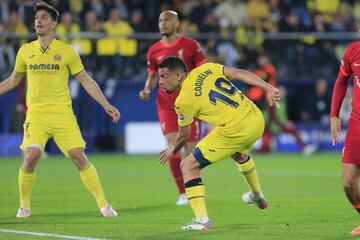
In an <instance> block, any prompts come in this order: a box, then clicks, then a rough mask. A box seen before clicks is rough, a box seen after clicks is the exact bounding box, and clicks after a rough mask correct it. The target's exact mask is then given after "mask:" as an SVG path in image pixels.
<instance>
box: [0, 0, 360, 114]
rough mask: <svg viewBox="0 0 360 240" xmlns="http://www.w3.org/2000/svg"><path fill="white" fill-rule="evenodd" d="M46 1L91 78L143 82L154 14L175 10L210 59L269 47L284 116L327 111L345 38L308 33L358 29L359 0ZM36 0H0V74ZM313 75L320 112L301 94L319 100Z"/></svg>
mask: <svg viewBox="0 0 360 240" xmlns="http://www.w3.org/2000/svg"><path fill="white" fill-rule="evenodd" d="M48 2H50V3H51V4H52V5H54V6H55V7H56V8H57V9H58V10H59V12H60V15H61V18H60V20H59V23H58V25H57V28H56V34H57V36H58V38H59V39H60V40H62V41H65V42H69V43H71V44H72V45H73V46H74V47H75V48H76V49H77V50H78V51H79V53H80V54H81V56H82V59H83V61H84V64H85V66H86V68H87V69H89V72H90V73H91V74H93V75H94V77H95V79H97V80H100V81H107V80H108V79H116V81H119V82H120V81H123V82H124V81H144V80H145V78H146V52H147V49H148V47H149V46H150V45H151V44H152V43H154V42H155V41H157V40H158V39H159V38H160V35H159V34H158V24H157V21H158V14H159V12H160V11H162V10H165V9H173V10H175V11H177V12H178V13H179V16H180V20H181V24H180V32H181V33H182V34H184V35H190V36H193V37H194V38H195V39H197V40H198V41H199V42H200V43H201V45H202V48H203V50H204V52H205V54H206V57H207V59H208V61H214V62H219V63H223V64H225V65H227V66H234V67H240V68H246V69H250V70H254V69H256V68H257V64H256V62H257V58H258V56H259V55H261V54H263V53H266V54H268V55H269V56H270V59H271V61H272V64H273V65H274V66H275V68H276V70H277V78H278V81H279V82H280V83H283V84H284V85H285V86H286V87H287V88H288V101H289V103H288V106H289V108H290V111H289V117H290V118H291V119H292V120H295V121H300V120H302V121H319V119H321V118H322V117H323V116H322V115H321V116H320V115H319V114H323V115H324V114H327V112H326V111H327V110H328V105H329V104H330V98H329V92H330V91H331V88H332V85H333V82H334V80H335V78H336V73H337V71H338V67H339V59H340V58H341V56H342V54H343V51H344V49H345V47H346V45H347V44H348V43H349V42H350V40H349V39H347V40H346V39H336V40H333V39H326V38H317V37H316V36H314V34H312V33H314V32H316V33H347V32H356V31H357V30H358V29H360V1H359V0H332V1H328V0H227V1H221V0H201V1H198V0H182V1H180V0H158V1H148V0H83V1H75V0H49V1H48ZM35 3H36V0H22V1H20V0H16V1H13V0H2V1H1V2H0V31H1V32H6V33H15V36H12V35H6V34H2V37H1V36H0V77H1V79H4V78H5V77H6V76H7V75H8V74H9V71H11V69H12V66H13V65H14V62H15V56H16V52H17V50H18V48H19V46H21V45H22V44H23V43H25V42H26V41H29V39H33V38H34V37H35V36H33V35H29V33H30V32H32V29H33V27H34V26H33V24H34V19H33V6H34V4H35ZM83 32H86V33H87V34H85V35H84V34H82V33H83ZM299 32H301V33H303V34H302V35H299V36H297V37H295V38H294V37H291V36H290V37H285V38H283V37H281V38H277V37H275V38H272V37H269V36H281V35H279V34H281V33H299ZM150 33H156V34H155V35H154V34H153V35H151V34H150ZM134 34H135V35H134ZM149 34H150V35H149ZM269 34H270V35H269ZM271 34H273V35H271ZM29 36H30V37H29ZM148 36H149V37H148ZM319 78H323V79H325V83H324V85H326V86H325V87H323V88H325V93H324V94H322V96H324V97H319V99H321V101H322V103H321V106H322V107H321V109H322V111H323V113H318V112H316V111H317V110H316V109H315V110H314V109H311V108H313V107H314V104H312V103H313V101H312V100H311V101H310V100H309V101H305V102H304V101H303V99H307V100H308V99H315V100H314V101H317V100H316V99H317V98H316V94H313V93H316V92H317V90H316V84H315V82H317V81H316V80H317V79H319ZM110 83H111V84H113V82H110ZM111 84H110V85H111ZM300 102H301V104H302V105H304V106H305V107H304V106H300ZM306 105H308V107H307V106H306ZM324 105H325V106H324ZM303 108H310V109H303ZM314 111H315V112H314Z"/></svg>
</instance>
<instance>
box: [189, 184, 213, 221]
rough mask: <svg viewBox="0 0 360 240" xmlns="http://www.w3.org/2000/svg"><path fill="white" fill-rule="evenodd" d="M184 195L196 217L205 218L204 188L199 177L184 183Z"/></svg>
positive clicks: (206, 215)
mask: <svg viewBox="0 0 360 240" xmlns="http://www.w3.org/2000/svg"><path fill="white" fill-rule="evenodd" d="M185 192H186V196H187V198H188V199H189V203H190V206H191V208H192V210H193V212H194V214H195V218H196V219H201V218H205V217H206V218H207V217H208V214H207V210H206V205H205V188H204V186H203V184H202V181H201V178H195V179H192V180H190V181H188V182H187V183H185Z"/></svg>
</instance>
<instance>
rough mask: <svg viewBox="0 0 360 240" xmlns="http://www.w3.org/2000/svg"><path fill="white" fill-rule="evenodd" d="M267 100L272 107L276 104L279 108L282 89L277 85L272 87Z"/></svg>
mask: <svg viewBox="0 0 360 240" xmlns="http://www.w3.org/2000/svg"><path fill="white" fill-rule="evenodd" d="M266 100H267V101H268V103H269V105H270V107H272V106H273V105H275V106H276V107H277V108H280V105H279V103H278V102H279V101H280V90H279V89H277V88H276V87H271V88H270V89H269V90H268V92H267V94H266Z"/></svg>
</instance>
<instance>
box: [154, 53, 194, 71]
mask: <svg viewBox="0 0 360 240" xmlns="http://www.w3.org/2000/svg"><path fill="white" fill-rule="evenodd" d="M165 67H166V68H168V69H169V70H170V71H171V72H174V71H180V72H183V73H187V68H186V65H185V63H184V61H183V60H181V58H179V57H167V58H165V59H164V60H162V61H161V63H160V64H159V68H165Z"/></svg>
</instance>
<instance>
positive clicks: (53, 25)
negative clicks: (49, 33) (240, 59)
mask: <svg viewBox="0 0 360 240" xmlns="http://www.w3.org/2000/svg"><path fill="white" fill-rule="evenodd" d="M56 25H57V21H52V28H53V29H55V27H56Z"/></svg>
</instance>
